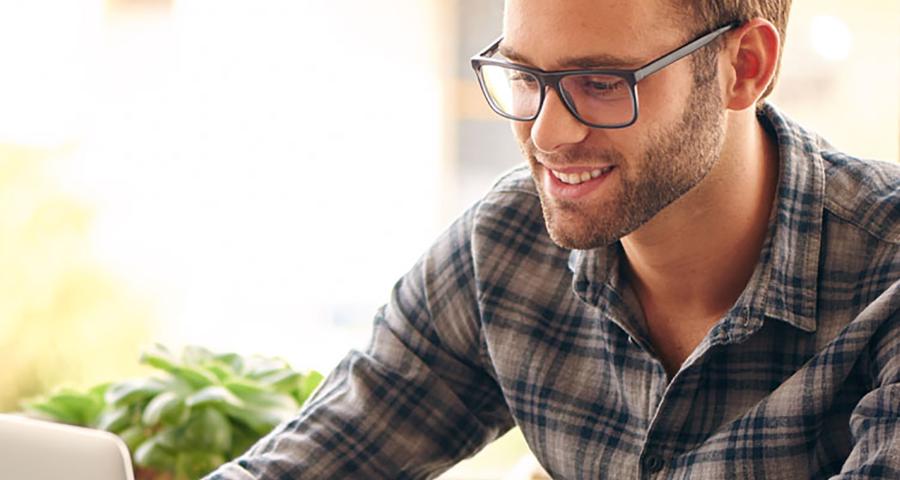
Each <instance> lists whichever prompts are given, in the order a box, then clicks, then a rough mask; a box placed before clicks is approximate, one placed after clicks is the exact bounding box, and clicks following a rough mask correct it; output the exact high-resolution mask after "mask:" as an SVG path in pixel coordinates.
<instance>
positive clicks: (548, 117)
mask: <svg viewBox="0 0 900 480" xmlns="http://www.w3.org/2000/svg"><path fill="white" fill-rule="evenodd" d="M590 130H591V127H589V126H587V125H585V124H583V123H581V122H580V121H578V119H577V118H575V117H574V116H573V115H572V113H571V112H570V111H569V110H568V109H567V108H566V106H565V105H564V104H563V102H562V99H561V98H559V95H558V94H557V92H556V90H554V89H552V88H548V91H547V95H546V96H545V97H544V105H543V106H542V107H541V113H540V114H539V115H538V117H537V118H536V119H535V120H534V123H533V124H532V125H531V141H532V142H533V143H534V146H535V148H537V149H538V150H540V151H541V152H543V153H554V152H557V151H559V150H561V149H563V148H565V147H566V146H567V145H571V144H576V143H579V142H581V141H583V140H584V139H585V138H586V137H587V136H588V134H589V133H590Z"/></svg>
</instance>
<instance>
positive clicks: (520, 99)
mask: <svg viewBox="0 0 900 480" xmlns="http://www.w3.org/2000/svg"><path fill="white" fill-rule="evenodd" d="M481 76H482V79H483V80H484V88H485V93H486V94H487V96H488V98H489V99H490V101H491V103H492V104H493V105H494V107H495V108H497V109H498V110H499V111H500V112H502V113H503V114H504V115H506V116H509V117H512V118H516V119H521V120H525V119H530V118H532V117H534V115H535V114H536V113H537V111H538V108H539V107H540V103H541V87H540V82H539V81H538V79H537V77H535V76H534V75H532V74H530V73H528V72H525V71H523V70H518V69H514V68H506V67H500V66H497V65H483V66H482V67H481Z"/></svg>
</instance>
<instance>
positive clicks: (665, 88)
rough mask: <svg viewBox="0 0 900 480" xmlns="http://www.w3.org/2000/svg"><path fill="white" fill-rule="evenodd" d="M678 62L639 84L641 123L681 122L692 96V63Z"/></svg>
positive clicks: (639, 117) (639, 116)
mask: <svg viewBox="0 0 900 480" xmlns="http://www.w3.org/2000/svg"><path fill="white" fill-rule="evenodd" d="M687 60H688V59H685V61H682V62H677V63H675V64H674V65H670V66H669V67H667V68H665V69H663V70H661V71H659V72H657V73H656V74H654V75H653V76H651V77H649V78H647V79H645V80H644V81H642V82H641V83H639V84H638V103H639V105H638V109H639V114H638V122H637V123H644V124H651V125H657V124H665V123H668V122H674V121H677V120H678V119H680V118H681V112H683V111H684V109H685V108H689V106H688V105H687V104H686V103H687V99H688V97H689V96H690V94H691V88H692V86H693V80H692V76H691V69H690V63H689V61H687Z"/></svg>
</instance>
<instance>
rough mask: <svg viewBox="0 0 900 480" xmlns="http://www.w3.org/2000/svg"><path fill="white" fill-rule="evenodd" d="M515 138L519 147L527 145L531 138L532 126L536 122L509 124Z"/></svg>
mask: <svg viewBox="0 0 900 480" xmlns="http://www.w3.org/2000/svg"><path fill="white" fill-rule="evenodd" d="M509 123H510V128H511V129H512V133H513V136H515V137H516V141H517V142H519V145H523V146H524V145H525V144H526V143H527V142H528V141H529V139H530V138H531V125H532V123H534V122H512V121H511V122H509Z"/></svg>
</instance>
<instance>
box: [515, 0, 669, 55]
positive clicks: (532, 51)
mask: <svg viewBox="0 0 900 480" xmlns="http://www.w3.org/2000/svg"><path fill="white" fill-rule="evenodd" d="M670 1H671V0H506V1H505V7H506V8H505V10H504V17H503V42H502V44H501V48H502V50H503V51H508V52H510V51H511V52H515V53H516V54H519V55H518V56H519V57H520V58H517V60H527V63H530V64H533V65H535V66H537V67H541V68H545V69H554V68H561V67H567V66H571V65H566V64H565V60H566V59H572V58H579V57H598V58H603V57H608V58H609V59H610V61H611V62H612V61H614V60H615V59H617V58H618V59H622V62H616V63H622V64H621V65H610V66H625V65H624V64H630V63H635V62H636V63H638V64H639V63H641V62H642V61H646V60H650V59H651V58H652V57H654V56H656V55H658V54H662V53H665V51H668V50H669V49H671V48H673V47H675V46H677V41H678V37H679V35H680V32H679V29H678V28H677V27H676V25H677V23H678V22H676V21H673V19H672V17H673V15H672V13H673V8H672V7H671V4H670V3H669V2H670ZM598 66H599V65H598ZM632 66H638V65H632Z"/></svg>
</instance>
